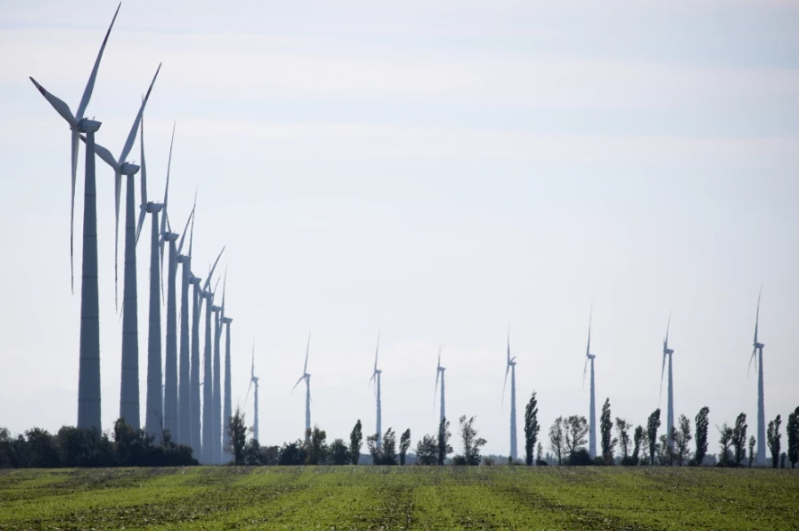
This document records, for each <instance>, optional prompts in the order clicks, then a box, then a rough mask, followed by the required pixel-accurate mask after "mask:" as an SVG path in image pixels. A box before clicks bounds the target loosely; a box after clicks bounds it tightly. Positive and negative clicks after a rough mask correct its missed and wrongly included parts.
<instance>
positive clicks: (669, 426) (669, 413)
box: [660, 314, 674, 448]
mask: <svg viewBox="0 0 799 531" xmlns="http://www.w3.org/2000/svg"><path fill="white" fill-rule="evenodd" d="M670 327H671V314H669V320H668V323H667V324H666V337H665V339H663V363H662V364H661V366H660V392H661V394H662V393H663V373H664V372H665V369H666V358H667V357H668V358H669V383H668V404H667V406H666V440H667V441H668V445H669V448H672V447H673V446H674V435H673V428H674V379H673V374H672V363H671V358H672V354H674V350H673V349H670V348H669V328H670Z"/></svg>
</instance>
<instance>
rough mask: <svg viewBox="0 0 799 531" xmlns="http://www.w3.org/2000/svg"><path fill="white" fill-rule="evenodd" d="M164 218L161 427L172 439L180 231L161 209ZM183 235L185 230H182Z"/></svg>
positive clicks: (175, 429)
mask: <svg viewBox="0 0 799 531" xmlns="http://www.w3.org/2000/svg"><path fill="white" fill-rule="evenodd" d="M163 219H164V220H166V221H167V230H166V231H165V232H164V233H163V237H162V241H164V242H166V243H167V244H168V245H169V266H168V268H167V284H166V285H167V290H166V292H167V296H166V374H165V381H164V428H165V429H167V430H169V433H170V434H172V437H173V440H175V441H176V442H178V443H182V442H183V441H181V440H180V417H179V410H178V330H177V328H178V325H177V320H178V315H177V314H178V310H177V307H178V304H177V302H178V301H177V285H176V284H177V274H178V249H177V243H176V242H177V239H178V238H179V237H180V235H179V234H177V233H175V232H172V227H171V225H170V224H169V213H168V212H167V211H166V208H165V209H164V216H163ZM184 236H185V234H184Z"/></svg>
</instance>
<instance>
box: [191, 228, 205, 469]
mask: <svg viewBox="0 0 799 531" xmlns="http://www.w3.org/2000/svg"><path fill="white" fill-rule="evenodd" d="M193 235H194V227H193V226H192V236H193ZM189 257H191V242H190V243H189ZM201 280H202V279H201V278H200V277H195V276H194V275H193V274H192V273H191V271H189V282H191V285H192V286H193V289H192V312H191V318H192V319H191V376H190V384H189V385H190V387H191V388H190V390H189V391H190V393H191V447H192V448H193V449H194V455H196V456H197V457H198V458H200V457H201V456H202V455H203V453H202V428H201V426H202V424H201V422H200V419H201V417H202V414H201V401H200V313H201V311H202V300H203V299H202V286H200V282H201Z"/></svg>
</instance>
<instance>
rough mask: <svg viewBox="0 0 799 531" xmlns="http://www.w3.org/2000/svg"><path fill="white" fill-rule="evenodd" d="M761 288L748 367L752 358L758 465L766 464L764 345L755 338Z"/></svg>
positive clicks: (756, 460)
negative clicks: (755, 386)
mask: <svg viewBox="0 0 799 531" xmlns="http://www.w3.org/2000/svg"><path fill="white" fill-rule="evenodd" d="M762 294H763V288H762V287H761V288H760V293H758V295H757V313H756V314H755V340H754V343H753V346H754V348H753V349H752V357H751V358H749V367H750V368H751V367H752V360H754V362H755V365H756V366H757V457H756V458H755V462H756V463H757V464H758V465H761V466H762V465H765V464H766V411H765V409H766V406H765V404H764V394H765V393H764V389H763V347H765V346H766V345H765V344H763V343H760V342H759V341H758V340H757V329H758V325H759V324H760V296H761V295H762Z"/></svg>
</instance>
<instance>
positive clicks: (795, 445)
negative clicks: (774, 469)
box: [786, 407, 799, 468]
mask: <svg viewBox="0 0 799 531" xmlns="http://www.w3.org/2000/svg"><path fill="white" fill-rule="evenodd" d="M786 428H787V431H788V460H789V461H790V462H791V468H794V467H795V466H796V462H797V461H799V407H797V408H796V409H795V410H794V412H793V413H791V414H790V415H788V425H787V426H786Z"/></svg>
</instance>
